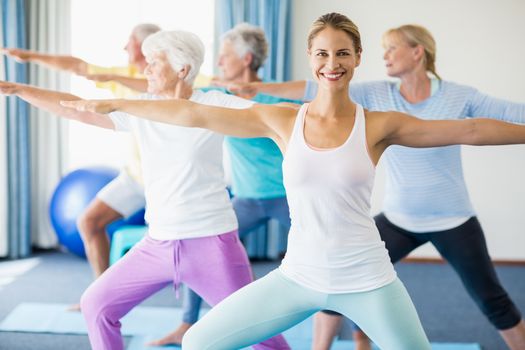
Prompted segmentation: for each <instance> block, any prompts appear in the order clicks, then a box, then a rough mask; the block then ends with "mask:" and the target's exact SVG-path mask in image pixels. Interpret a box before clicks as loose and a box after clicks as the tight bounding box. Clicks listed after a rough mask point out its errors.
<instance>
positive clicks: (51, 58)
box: [0, 48, 88, 75]
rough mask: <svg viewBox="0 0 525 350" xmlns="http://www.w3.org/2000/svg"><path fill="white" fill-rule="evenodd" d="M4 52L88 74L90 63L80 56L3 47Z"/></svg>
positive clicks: (64, 69) (52, 66)
mask: <svg viewBox="0 0 525 350" xmlns="http://www.w3.org/2000/svg"><path fill="white" fill-rule="evenodd" d="M0 52H1V53H2V54H4V55H6V56H9V57H12V58H14V59H16V60H17V61H19V62H34V63H38V64H43V65H45V66H48V67H51V68H54V69H58V70H63V71H68V72H72V73H75V74H78V75H86V74H87V68H88V63H87V62H86V61H84V60H82V59H80V58H78V57H73V56H65V55H48V54H43V53H40V52H36V51H29V50H23V49H9V48H5V49H1V51H0Z"/></svg>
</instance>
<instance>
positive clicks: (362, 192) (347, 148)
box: [279, 104, 396, 293]
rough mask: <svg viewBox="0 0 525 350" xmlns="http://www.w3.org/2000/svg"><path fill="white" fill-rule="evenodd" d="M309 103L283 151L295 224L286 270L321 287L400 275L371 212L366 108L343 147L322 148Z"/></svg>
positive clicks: (334, 289)
mask: <svg viewBox="0 0 525 350" xmlns="http://www.w3.org/2000/svg"><path fill="white" fill-rule="evenodd" d="M307 109H308V104H304V105H303V106H302V107H301V109H300V110H299V113H298V114H297V117H296V120H295V125H294V128H293V131H292V134H291V136H290V141H289V143H288V147H287V150H286V154H285V155H284V161H283V180H284V185H285V188H286V194H287V198H288V203H289V206H290V217H291V219H292V226H291V229H290V233H289V236H288V250H287V252H286V256H285V257H284V259H283V262H282V264H281V266H280V267H279V269H280V270H281V272H282V273H283V274H284V275H285V276H287V277H288V278H290V279H291V280H293V281H295V282H297V283H299V284H301V285H303V286H306V287H308V288H311V289H314V290H316V291H319V292H322V293H348V292H361V291H367V290H372V289H376V288H379V287H382V286H384V285H386V284H388V283H390V282H392V281H393V280H394V279H395V278H396V273H395V271H394V268H393V266H392V263H391V262H390V258H389V256H388V252H387V250H386V249H385V244H384V242H383V241H381V238H380V236H379V232H378V230H377V228H376V226H375V223H374V220H373V219H372V217H371V216H370V196H371V192H372V187H373V184H374V177H375V166H374V164H373V163H372V161H371V159H370V156H369V153H368V148H367V147H368V146H367V143H366V133H365V116H364V111H363V107H362V106H360V105H357V109H356V115H355V122H354V127H353V129H352V131H351V133H350V135H349V136H348V139H347V140H346V141H345V142H344V144H342V145H341V146H339V147H336V148H332V149H324V150H315V149H314V148H312V147H310V146H308V145H307V144H306V140H305V139H304V120H305V115H306V111H307Z"/></svg>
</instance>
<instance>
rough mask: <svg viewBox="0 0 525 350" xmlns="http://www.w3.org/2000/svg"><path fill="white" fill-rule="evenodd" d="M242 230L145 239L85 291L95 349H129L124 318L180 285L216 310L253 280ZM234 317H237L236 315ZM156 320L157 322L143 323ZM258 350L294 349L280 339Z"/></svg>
mask: <svg viewBox="0 0 525 350" xmlns="http://www.w3.org/2000/svg"><path fill="white" fill-rule="evenodd" d="M249 264H250V263H249V261H248V257H247V256H246V252H245V250H244V247H243V246H242V244H241V243H240V241H239V238H238V235H237V231H232V232H229V233H224V234H221V235H215V236H209V237H202V238H192V239H183V240H169V241H158V240H155V239H153V238H151V237H149V236H146V237H145V238H144V239H143V240H142V241H140V242H139V243H138V244H136V245H135V246H134V247H133V248H132V249H131V250H130V251H129V252H128V253H127V254H126V255H125V256H124V257H123V258H122V259H121V260H119V261H118V262H117V263H116V264H114V265H113V266H111V267H110V268H109V269H108V270H106V271H105V272H104V273H103V274H102V275H101V276H100V277H99V278H98V279H96V280H95V281H94V282H93V283H92V284H91V285H90V286H89V287H88V289H87V290H86V291H85V292H84V294H83V295H82V298H81V301H80V303H81V309H82V313H83V315H84V318H85V319H86V323H87V328H88V334H89V341H90V342H91V347H92V348H93V349H94V350H102V349H104V350H106V349H107V350H121V349H124V343H123V340H122V335H121V333H120V327H121V324H120V321H119V320H120V319H121V318H122V317H123V316H124V315H126V314H127V313H128V312H129V311H130V310H131V309H132V308H133V307H135V305H137V304H139V303H140V302H141V301H143V300H144V299H146V298H148V297H149V296H150V295H152V294H154V293H155V292H157V291H159V290H160V289H162V288H164V287H165V286H166V285H168V284H170V283H173V284H174V285H175V289H178V287H179V284H180V283H181V282H184V283H186V284H187V285H188V286H189V287H190V288H191V289H193V290H194V291H195V292H197V293H198V294H199V295H201V296H202V297H203V299H204V300H205V301H206V302H207V303H208V304H210V305H212V306H214V305H216V304H217V303H219V302H220V301H221V300H223V299H224V298H226V297H227V296H228V295H230V294H232V293H233V292H234V291H236V290H238V289H239V288H241V287H243V286H245V285H247V284H248V283H250V282H251V281H252V280H253V277H252V275H251V269H250V265H249ZM231 316H232V317H235V315H231ZM144 322H155V320H144ZM254 349H260V350H263V349H264V350H266V349H279V350H281V349H287V350H288V349H290V347H289V346H288V344H287V343H286V341H285V340H284V338H283V336H281V335H278V336H275V337H273V338H270V339H268V340H266V341H264V342H262V343H260V344H258V345H255V346H254Z"/></svg>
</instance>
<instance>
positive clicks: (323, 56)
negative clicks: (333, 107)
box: [308, 26, 361, 90]
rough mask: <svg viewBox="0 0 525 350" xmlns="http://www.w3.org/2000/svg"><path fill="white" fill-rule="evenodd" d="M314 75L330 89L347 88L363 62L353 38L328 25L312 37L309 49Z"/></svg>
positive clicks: (322, 84)
mask: <svg viewBox="0 0 525 350" xmlns="http://www.w3.org/2000/svg"><path fill="white" fill-rule="evenodd" d="M308 55H309V59H310V67H311V69H312V75H313V76H314V78H315V79H316V80H317V82H318V83H319V85H320V86H324V87H325V88H328V89H330V90H334V89H335V90H338V89H342V88H347V87H348V84H349V83H350V80H351V79H352V77H353V75H354V70H355V68H356V67H357V66H359V63H360V62H361V54H360V53H358V52H357V51H356V49H355V46H354V42H353V40H352V38H351V37H350V36H349V35H348V34H347V33H346V32H345V31H343V30H339V29H334V28H332V27H330V26H327V27H326V28H324V29H323V30H321V31H320V32H319V33H317V35H316V36H315V37H314V38H313V39H312V41H311V45H310V48H309V49H308Z"/></svg>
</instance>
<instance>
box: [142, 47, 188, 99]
mask: <svg viewBox="0 0 525 350" xmlns="http://www.w3.org/2000/svg"><path fill="white" fill-rule="evenodd" d="M146 60H147V62H148V65H147V66H146V69H144V75H145V76H146V79H148V92H149V93H150V94H155V95H162V94H163V93H166V92H169V91H171V90H174V89H175V86H176V85H177V83H178V82H179V79H181V78H180V77H179V76H178V73H177V72H176V71H175V70H174V69H173V67H172V66H171V64H170V63H169V62H168V59H167V57H166V53H164V52H154V53H152V54H151V55H148V57H146Z"/></svg>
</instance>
